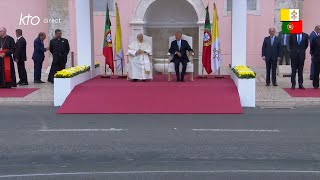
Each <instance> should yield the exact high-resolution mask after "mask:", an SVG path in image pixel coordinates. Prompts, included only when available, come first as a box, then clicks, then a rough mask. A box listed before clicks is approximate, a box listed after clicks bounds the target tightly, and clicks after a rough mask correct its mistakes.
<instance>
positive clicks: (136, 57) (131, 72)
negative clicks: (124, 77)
mask: <svg viewBox="0 0 320 180" xmlns="http://www.w3.org/2000/svg"><path fill="white" fill-rule="evenodd" d="M128 52H129V59H128V61H129V63H128V65H129V66H128V76H129V78H130V79H131V80H132V81H133V82H137V81H138V80H143V81H145V80H151V79H153V77H152V65H151V62H150V58H149V55H151V52H152V49H151V46H150V45H149V44H148V43H147V42H145V41H143V34H139V35H138V36H137V40H136V41H134V42H132V43H131V44H130V45H129V48H128Z"/></svg>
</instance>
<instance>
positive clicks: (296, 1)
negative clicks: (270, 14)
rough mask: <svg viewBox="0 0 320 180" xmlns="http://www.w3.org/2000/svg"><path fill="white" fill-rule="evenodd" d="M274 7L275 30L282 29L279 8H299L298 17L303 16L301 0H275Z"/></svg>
mask: <svg viewBox="0 0 320 180" xmlns="http://www.w3.org/2000/svg"><path fill="white" fill-rule="evenodd" d="M274 5H275V8H274V15H275V16H274V18H275V19H274V27H275V29H276V32H280V31H281V30H282V23H281V22H280V9H281V8H290V9H299V10H300V19H302V18H303V14H302V13H303V0H275V4H274Z"/></svg>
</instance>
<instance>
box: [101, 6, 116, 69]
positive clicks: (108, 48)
mask: <svg viewBox="0 0 320 180" xmlns="http://www.w3.org/2000/svg"><path fill="white" fill-rule="evenodd" d="M104 33H105V34H104V44H103V55H104V57H105V58H106V64H107V65H109V68H110V69H111V70H112V73H113V74H114V63H113V49H112V36H111V21H110V16H109V8H108V7H107V12H106V25H105V31H104Z"/></svg>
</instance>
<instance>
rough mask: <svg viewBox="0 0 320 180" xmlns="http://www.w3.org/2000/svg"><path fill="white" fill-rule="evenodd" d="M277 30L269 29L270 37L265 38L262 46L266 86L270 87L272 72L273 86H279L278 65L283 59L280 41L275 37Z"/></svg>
mask: <svg viewBox="0 0 320 180" xmlns="http://www.w3.org/2000/svg"><path fill="white" fill-rule="evenodd" d="M275 33H276V30H275V29H274V28H270V29H269V34H270V36H267V37H265V38H264V41H263V45H262V59H263V60H264V61H265V62H266V71H267V77H266V86H270V72H271V70H272V84H273V86H278V84H277V63H278V60H280V59H281V47H280V41H279V39H278V37H277V36H275Z"/></svg>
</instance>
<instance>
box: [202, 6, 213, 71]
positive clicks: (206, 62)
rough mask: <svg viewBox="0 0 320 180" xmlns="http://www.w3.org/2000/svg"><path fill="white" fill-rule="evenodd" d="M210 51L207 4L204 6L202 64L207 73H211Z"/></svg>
mask: <svg viewBox="0 0 320 180" xmlns="http://www.w3.org/2000/svg"><path fill="white" fill-rule="evenodd" d="M211 51H212V35H211V24H210V15H209V6H207V8H206V22H205V25H204V36H203V51H202V65H203V67H204V69H205V70H206V72H207V73H208V74H211V73H212V69H211Z"/></svg>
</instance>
